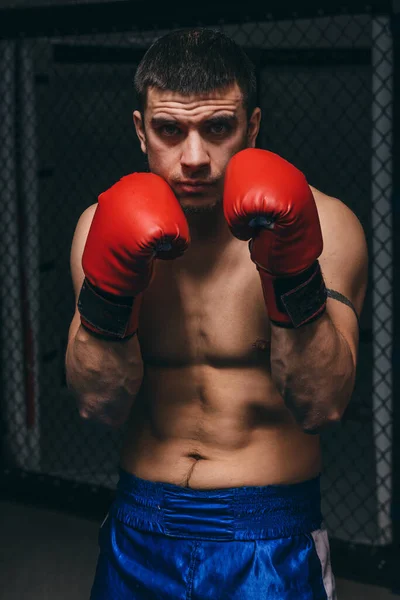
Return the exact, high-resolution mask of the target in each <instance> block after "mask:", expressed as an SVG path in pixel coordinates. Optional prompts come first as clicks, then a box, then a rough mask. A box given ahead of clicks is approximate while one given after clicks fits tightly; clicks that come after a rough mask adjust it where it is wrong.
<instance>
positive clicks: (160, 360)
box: [139, 248, 270, 368]
mask: <svg viewBox="0 0 400 600" xmlns="http://www.w3.org/2000/svg"><path fill="white" fill-rule="evenodd" d="M269 340H270V325H269V321H268V316H267V313H266V308H265V304H264V299H263V294H262V289H261V284H260V279H259V276H258V273H257V270H256V268H255V265H254V264H253V263H252V262H251V260H250V258H249V256H248V251H247V248H245V252H243V253H242V255H241V256H240V257H239V259H238V258H236V260H235V261H229V260H228V261H226V262H224V261H222V260H221V261H219V262H216V263H215V264H212V265H211V266H210V267H209V268H206V269H197V270H192V269H188V268H186V266H185V265H184V263H183V262H182V261H181V262H180V259H177V260H175V261H168V262H166V261H157V263H156V269H155V276H154V278H153V281H152V283H151V285H150V287H149V288H148V290H147V291H146V293H145V295H144V297H143V303H142V308H141V313H140V321H139V341H140V346H141V350H142V356H143V359H144V361H145V362H147V363H148V364H159V365H160V366H171V367H179V366H190V365H195V364H207V365H210V366H215V367H217V368H218V367H223V366H226V367H235V366H240V365H243V366H244V365H246V364H248V365H251V364H254V365H256V364H258V363H259V362H260V361H261V362H262V363H263V364H264V365H265V362H266V361H265V358H266V353H268V352H269Z"/></svg>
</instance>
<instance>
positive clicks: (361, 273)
mask: <svg viewBox="0 0 400 600" xmlns="http://www.w3.org/2000/svg"><path fill="white" fill-rule="evenodd" d="M135 89H136V94H137V101H138V108H137V110H135V112H134V114H133V118H134V124H135V128H136V132H137V135H138V139H139V142H140V145H141V149H142V151H143V153H144V155H145V156H146V158H147V161H148V166H149V172H146V173H132V174H127V175H125V176H123V177H121V179H120V180H119V181H117V182H116V183H115V184H114V185H112V186H111V187H110V189H108V190H107V191H105V192H104V193H102V194H101V195H100V196H99V198H98V203H96V204H93V205H92V206H90V207H89V208H88V209H87V210H86V211H85V212H84V213H83V214H82V215H81V217H80V219H79V221H78V224H77V227H76V231H75V235H74V238H73V241H72V248H71V272H72V278H73V284H74V289H75V293H76V299H77V307H76V313H75V315H74V317H73V320H72V323H71V326H70V331H69V340H68V348H67V355H66V369H67V381H68V385H69V388H70V389H71V391H72V392H73V393H74V395H75V396H76V399H77V404H78V408H79V413H80V415H81V416H82V417H83V418H85V419H94V420H97V421H100V422H102V423H105V424H108V425H109V426H111V427H115V428H118V427H121V426H122V425H124V426H125V430H124V440H123V447H122V451H121V459H120V465H119V482H118V486H117V491H116V496H115V500H114V501H113V503H112V506H111V507H110V510H109V513H108V515H107V517H106V519H105V521H104V523H103V525H102V526H101V528H100V534H99V545H100V553H99V558H98V564H97V569H96V574H95V577H94V583H93V587H92V592H91V599H92V600H100V599H112V600H117V599H118V600H120V599H127V598H135V599H146V600H150V599H153V598H154V599H156V598H160V599H162V600H170V599H171V600H172V599H174V600H176V599H178V598H182V599H183V598H185V599H188V598H193V599H194V598H196V599H199V600H200V599H205V598H212V599H214V600H215V599H217V598H218V599H219V598H221V599H222V598H223V599H225V598H226V599H228V598H229V599H239V598H240V599H241V600H244V599H250V598H251V599H257V600H258V599H261V598H268V599H275V600H278V599H279V600H302V599H304V600H305V599H307V600H311V599H318V600H322V599H330V600H331V599H334V598H336V594H335V580H334V576H333V574H332V569H331V565H330V554H329V541H328V536H327V531H326V528H325V525H324V522H323V515H322V514H321V502H320V501H321V498H320V475H321V471H322V468H323V467H322V462H321V449H320V433H321V432H322V431H323V430H324V429H325V428H327V427H329V426H331V425H332V424H334V423H337V422H339V421H340V420H341V418H342V416H343V414H344V412H345V410H346V407H347V405H348V403H349V400H350V397H351V394H352V390H353V387H354V378H355V371H356V365H357V351H358V316H359V314H360V312H361V309H362V305H363V301H364V295H365V289H366V284H367V250H366V242H365V236H364V232H363V229H362V227H361V225H360V223H359V221H358V219H357V217H356V216H355V215H354V213H353V212H352V211H351V210H350V209H349V208H347V206H346V205H345V204H344V203H343V202H341V201H340V200H338V199H336V198H333V197H330V196H328V195H326V194H323V193H322V192H320V191H318V190H316V189H315V188H312V187H310V186H309V184H308V183H307V180H306V177H305V176H304V174H302V173H301V172H300V171H299V170H298V169H297V168H296V166H295V165H292V164H290V163H289V162H287V161H286V160H285V159H284V158H283V157H280V156H277V155H276V154H274V153H272V152H269V151H267V150H263V149H258V148H256V147H255V145H256V139H257V134H258V131H259V126H260V119H261V110H260V108H259V107H258V106H257V105H256V100H255V99H256V87H255V76H254V67H253V66H252V64H251V63H250V61H249V59H248V58H247V56H246V55H245V54H244V52H243V51H242V49H241V48H240V47H239V46H238V45H237V44H235V43H234V42H233V41H232V40H231V39H229V38H228V37H227V36H225V35H223V34H222V33H220V32H216V31H213V30H208V29H202V28H196V29H190V30H176V31H173V32H171V33H169V34H167V35H165V36H163V37H161V38H159V39H158V40H156V42H154V44H153V45H152V46H151V47H150V48H149V50H148V51H147V53H146V55H145V56H144V58H143V60H142V62H141V64H140V65H139V67H138V70H137V72H136V76H135Z"/></svg>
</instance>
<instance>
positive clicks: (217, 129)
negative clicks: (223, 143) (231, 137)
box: [209, 123, 229, 135]
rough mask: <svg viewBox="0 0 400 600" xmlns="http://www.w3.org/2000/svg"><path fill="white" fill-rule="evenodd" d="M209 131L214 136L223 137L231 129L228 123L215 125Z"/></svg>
mask: <svg viewBox="0 0 400 600" xmlns="http://www.w3.org/2000/svg"><path fill="white" fill-rule="evenodd" d="M209 131H210V133H212V134H213V135H223V134H224V133H227V131H229V127H228V126H227V125H226V123H214V124H213V125H210V129H209Z"/></svg>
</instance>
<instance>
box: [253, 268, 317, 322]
mask: <svg viewBox="0 0 400 600" xmlns="http://www.w3.org/2000/svg"><path fill="white" fill-rule="evenodd" d="M257 269H258V272H259V274H260V278H261V284H262V288H263V293H264V300H265V304H266V306H267V310H268V314H269V318H270V321H271V323H273V324H274V325H277V326H278V327H286V328H290V329H293V328H298V327H301V326H302V325H306V324H307V323H311V322H312V321H314V320H316V319H318V318H319V317H321V316H322V315H323V313H324V312H325V310H326V298H327V291H326V287H325V282H324V279H323V276H322V273H321V267H320V265H319V262H318V261H315V263H313V264H312V265H311V267H309V268H308V269H306V270H305V271H302V272H301V273H299V274H297V275H290V276H288V277H276V276H274V275H271V274H270V273H268V272H267V271H265V270H264V269H263V268H262V267H260V265H257Z"/></svg>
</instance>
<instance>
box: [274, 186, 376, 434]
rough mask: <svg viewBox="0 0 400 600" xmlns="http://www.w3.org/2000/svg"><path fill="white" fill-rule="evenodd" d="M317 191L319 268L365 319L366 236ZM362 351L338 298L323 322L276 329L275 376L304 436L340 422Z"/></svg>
mask: <svg viewBox="0 0 400 600" xmlns="http://www.w3.org/2000/svg"><path fill="white" fill-rule="evenodd" d="M312 191H313V194H314V197H315V200H316V203H317V208H318V212H319V217H320V222H321V229H322V234H323V240H324V250H323V253H322V255H321V257H320V259H319V262H320V265H321V270H322V273H323V276H324V280H325V284H326V287H327V288H330V289H332V290H335V291H337V292H340V293H341V294H343V295H344V296H345V297H346V298H347V299H348V300H350V302H351V303H352V304H353V305H354V308H355V310H356V312H357V314H358V315H360V313H361V310H362V305H363V301H364V296H365V289H366V285H367V269H368V267H367V265H368V259H367V248H366V243H365V237H364V232H363V230H362V227H361V225H360V223H359V221H358V219H357V218H356V216H355V215H354V214H353V213H352V212H351V211H350V210H349V209H348V208H347V207H346V206H345V205H344V204H343V203H341V202H340V201H339V200H337V199H335V198H329V197H327V196H324V195H323V194H321V193H320V192H318V191H317V190H314V189H313V190H312ZM357 351H358V323H357V317H356V315H355V314H354V312H353V310H352V309H351V308H350V307H349V306H346V304H343V303H342V302H340V301H338V300H336V299H333V298H328V300H327V310H326V312H325V314H324V315H323V316H322V317H321V318H319V319H318V320H316V321H314V322H312V323H309V324H307V325H305V326H303V327H300V328H298V329H284V328H281V327H276V326H274V325H272V339H271V368H272V375H273V378H274V380H275V383H276V385H277V387H278V389H279V391H280V393H281V394H282V397H283V398H284V400H285V403H286V405H287V406H288V408H289V409H290V410H291V411H292V413H293V414H294V416H295V418H296V420H297V422H298V423H299V424H300V425H301V426H302V428H303V429H304V431H306V432H308V433H319V432H320V431H322V430H323V429H324V428H325V427H326V426H327V425H329V424H330V423H332V422H336V421H339V420H340V419H341V417H342V415H343V413H344V411H345V409H346V407H347V405H348V403H349V400H350V397H351V394H352V392H353V388H354V381H355V374H356V364H357Z"/></svg>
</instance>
